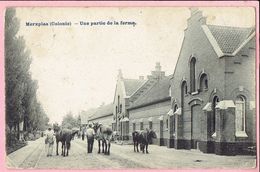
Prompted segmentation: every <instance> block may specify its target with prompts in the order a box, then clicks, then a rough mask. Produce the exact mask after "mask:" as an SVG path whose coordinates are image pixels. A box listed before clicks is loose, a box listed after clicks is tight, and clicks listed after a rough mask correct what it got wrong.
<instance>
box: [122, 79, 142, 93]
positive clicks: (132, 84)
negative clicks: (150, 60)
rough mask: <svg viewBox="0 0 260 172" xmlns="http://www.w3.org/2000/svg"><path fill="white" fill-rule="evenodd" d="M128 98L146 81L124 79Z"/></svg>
mask: <svg viewBox="0 0 260 172" xmlns="http://www.w3.org/2000/svg"><path fill="white" fill-rule="evenodd" d="M123 82H124V85H125V92H126V96H130V95H132V94H133V93H134V92H135V91H136V90H137V89H138V88H139V87H140V86H141V85H142V84H143V83H144V82H146V80H141V79H123Z"/></svg>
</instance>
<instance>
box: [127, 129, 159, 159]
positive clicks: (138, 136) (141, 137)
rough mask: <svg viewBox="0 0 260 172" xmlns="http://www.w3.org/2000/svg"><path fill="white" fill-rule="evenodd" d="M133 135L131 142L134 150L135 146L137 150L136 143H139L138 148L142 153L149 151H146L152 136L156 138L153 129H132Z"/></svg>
mask: <svg viewBox="0 0 260 172" xmlns="http://www.w3.org/2000/svg"><path fill="white" fill-rule="evenodd" d="M132 136H133V142H134V151H135V152H136V150H135V148H136V149H137V152H139V150H138V144H140V150H141V151H142V152H143V153H145V152H146V153H147V154H148V153H149V152H148V144H149V143H151V141H152V138H157V136H156V133H155V132H154V131H153V130H148V129H146V131H144V130H141V131H133V132H132Z"/></svg>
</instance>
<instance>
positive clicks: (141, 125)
mask: <svg viewBox="0 0 260 172" xmlns="http://www.w3.org/2000/svg"><path fill="white" fill-rule="evenodd" d="M143 129H144V123H143V122H140V130H143Z"/></svg>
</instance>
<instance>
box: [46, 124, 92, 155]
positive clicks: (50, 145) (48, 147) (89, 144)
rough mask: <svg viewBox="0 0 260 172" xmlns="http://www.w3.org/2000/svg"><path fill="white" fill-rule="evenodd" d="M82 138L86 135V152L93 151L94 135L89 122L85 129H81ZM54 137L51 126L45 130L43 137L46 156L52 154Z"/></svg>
mask: <svg viewBox="0 0 260 172" xmlns="http://www.w3.org/2000/svg"><path fill="white" fill-rule="evenodd" d="M81 135H82V140H84V137H85V136H86V137H87V149H88V153H92V151H93V145H94V137H95V131H94V129H93V125H92V124H89V125H88V127H87V129H86V128H84V129H83V130H82V134H81ZM54 139H55V133H54V131H53V130H52V128H51V127H49V128H48V130H47V131H46V138H45V151H46V153H47V157H50V156H52V152H53V146H54Z"/></svg>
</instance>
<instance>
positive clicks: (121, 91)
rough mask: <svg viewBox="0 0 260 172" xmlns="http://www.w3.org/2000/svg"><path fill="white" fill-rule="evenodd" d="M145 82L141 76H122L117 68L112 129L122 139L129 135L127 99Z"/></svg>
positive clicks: (128, 102) (128, 103)
mask: <svg viewBox="0 0 260 172" xmlns="http://www.w3.org/2000/svg"><path fill="white" fill-rule="evenodd" d="M145 82H146V80H144V78H143V77H140V78H139V79H126V78H123V75H122V71H121V70H119V74H118V78H117V83H116V90H115V94H114V101H113V125H112V129H113V131H117V133H118V134H119V135H120V138H122V139H128V136H129V127H128V125H129V119H128V118H129V115H128V112H127V108H128V107H129V106H130V101H129V99H130V97H131V96H132V94H133V93H134V92H135V91H136V90H137V89H138V88H139V87H141V86H142V85H143V84H144V83H145Z"/></svg>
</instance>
